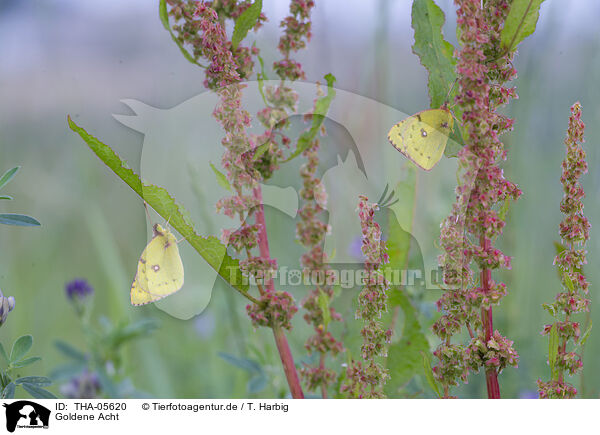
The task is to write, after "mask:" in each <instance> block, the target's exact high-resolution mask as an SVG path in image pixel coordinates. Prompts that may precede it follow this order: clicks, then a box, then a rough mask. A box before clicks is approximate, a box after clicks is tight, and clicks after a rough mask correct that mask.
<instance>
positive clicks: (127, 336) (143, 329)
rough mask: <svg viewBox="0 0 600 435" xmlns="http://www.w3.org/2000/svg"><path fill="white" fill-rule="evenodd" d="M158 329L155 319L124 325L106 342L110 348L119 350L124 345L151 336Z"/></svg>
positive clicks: (109, 335)
mask: <svg viewBox="0 0 600 435" xmlns="http://www.w3.org/2000/svg"><path fill="white" fill-rule="evenodd" d="M157 328H158V322H157V321H156V320H154V319H142V320H139V321H137V322H135V323H131V324H125V325H122V326H120V327H118V328H116V329H114V330H113V331H111V332H110V334H108V336H107V337H106V339H105V341H106V342H107V343H108V346H109V348H111V349H117V348H118V347H119V346H121V345H123V344H124V343H126V342H128V341H131V340H134V339H136V338H138V337H142V336H145V335H149V334H150V333H152V332H153V331H154V330H156V329H157Z"/></svg>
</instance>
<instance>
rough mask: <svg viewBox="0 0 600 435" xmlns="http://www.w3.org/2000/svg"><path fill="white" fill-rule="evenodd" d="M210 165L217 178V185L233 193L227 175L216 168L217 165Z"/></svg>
mask: <svg viewBox="0 0 600 435" xmlns="http://www.w3.org/2000/svg"><path fill="white" fill-rule="evenodd" d="M209 164H210V167H211V168H212V170H213V172H214V173H215V175H216V176H217V183H218V184H219V186H221V187H222V188H223V189H226V190H229V191H230V192H231V184H229V181H227V177H226V176H225V174H223V173H222V172H221V171H219V170H218V169H217V168H215V165H213V164H212V163H209Z"/></svg>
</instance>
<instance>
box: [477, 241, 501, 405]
mask: <svg viewBox="0 0 600 435" xmlns="http://www.w3.org/2000/svg"><path fill="white" fill-rule="evenodd" d="M480 243H481V247H482V248H483V249H484V250H485V251H487V250H489V249H490V245H491V241H490V239H488V238H487V237H485V236H481V239H480ZM491 280H492V271H491V270H490V269H487V268H483V269H481V287H482V288H483V292H484V293H486V294H487V293H488V292H489V291H490V281H491ZM481 323H482V324H483V331H484V333H485V340H486V341H488V340H490V339H491V338H492V335H493V333H494V320H493V317H492V307H490V308H488V309H487V310H486V309H485V308H482V309H481ZM485 381H486V385H487V391H488V399H499V398H500V385H499V384H498V372H497V371H496V369H495V368H493V367H490V368H488V369H486V371H485Z"/></svg>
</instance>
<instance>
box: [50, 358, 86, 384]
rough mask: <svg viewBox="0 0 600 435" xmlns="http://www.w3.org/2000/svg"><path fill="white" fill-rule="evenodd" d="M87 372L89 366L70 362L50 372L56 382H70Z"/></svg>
mask: <svg viewBox="0 0 600 435" xmlns="http://www.w3.org/2000/svg"><path fill="white" fill-rule="evenodd" d="M84 370H87V365H86V364H84V363H82V362H69V363H66V364H61V365H59V366H58V367H55V368H54V369H52V371H51V372H50V378H51V379H53V380H54V382H61V381H68V380H70V379H72V378H74V377H75V376H77V375H78V374H80V373H82V372H83V371H84Z"/></svg>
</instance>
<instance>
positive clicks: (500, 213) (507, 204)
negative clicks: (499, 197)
mask: <svg viewBox="0 0 600 435" xmlns="http://www.w3.org/2000/svg"><path fill="white" fill-rule="evenodd" d="M509 208H510V198H506V199H505V200H504V202H503V203H502V205H501V206H500V209H499V210H498V217H499V218H500V219H501V220H506V214H507V213H508V209H509Z"/></svg>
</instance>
